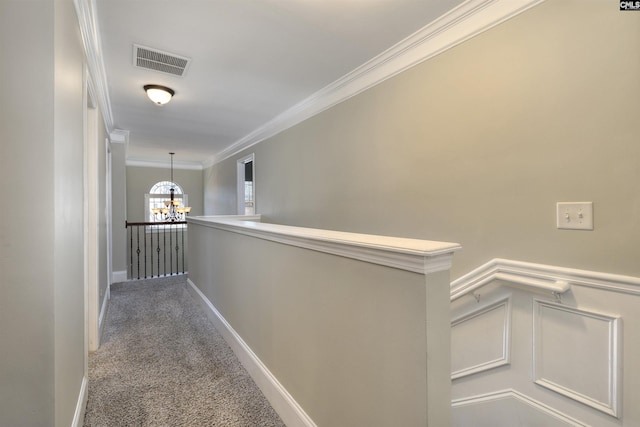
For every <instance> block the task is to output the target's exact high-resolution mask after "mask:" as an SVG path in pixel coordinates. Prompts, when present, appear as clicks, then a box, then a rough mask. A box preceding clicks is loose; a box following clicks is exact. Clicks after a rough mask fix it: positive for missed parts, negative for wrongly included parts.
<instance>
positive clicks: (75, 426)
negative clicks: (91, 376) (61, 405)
mask: <svg viewBox="0 0 640 427" xmlns="http://www.w3.org/2000/svg"><path fill="white" fill-rule="evenodd" d="M88 386H89V380H88V379H87V376H86V375H84V376H83V377H82V384H81V385H80V394H78V401H77V402H76V410H75V412H74V414H73V421H72V422H71V427H82V425H83V423H84V413H85V410H86V407H87V399H88V397H89V388H88Z"/></svg>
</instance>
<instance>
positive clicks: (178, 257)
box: [175, 225, 180, 274]
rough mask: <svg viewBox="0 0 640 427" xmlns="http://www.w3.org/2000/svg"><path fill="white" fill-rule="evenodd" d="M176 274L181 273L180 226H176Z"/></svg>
mask: <svg viewBox="0 0 640 427" xmlns="http://www.w3.org/2000/svg"><path fill="white" fill-rule="evenodd" d="M175 229H176V274H178V273H179V272H180V252H179V250H180V246H179V245H178V226H177V225H176V227H175Z"/></svg>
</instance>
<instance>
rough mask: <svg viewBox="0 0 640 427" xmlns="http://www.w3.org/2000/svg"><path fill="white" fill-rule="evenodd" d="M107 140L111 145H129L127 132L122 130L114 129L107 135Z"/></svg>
mask: <svg viewBox="0 0 640 427" xmlns="http://www.w3.org/2000/svg"><path fill="white" fill-rule="evenodd" d="M109 139H110V140H111V143H112V144H128V143H129V131H128V130H122V129H114V130H113V131H112V132H111V133H110V134H109Z"/></svg>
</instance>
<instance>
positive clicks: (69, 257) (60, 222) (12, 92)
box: [0, 0, 86, 427]
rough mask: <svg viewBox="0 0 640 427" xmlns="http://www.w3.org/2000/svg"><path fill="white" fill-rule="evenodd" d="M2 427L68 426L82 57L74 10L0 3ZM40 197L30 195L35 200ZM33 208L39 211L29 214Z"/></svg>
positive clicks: (80, 348)
mask: <svg viewBox="0 0 640 427" xmlns="http://www.w3.org/2000/svg"><path fill="white" fill-rule="evenodd" d="M0 39H1V40H9V41H10V43H0V57H2V58H11V60H3V61H0V75H2V79H0V85H1V86H0V87H1V88H2V93H3V96H2V101H1V104H0V105H2V110H1V112H2V114H0V117H2V118H1V119H0V120H2V125H1V126H0V132H2V136H1V138H0V140H1V141H2V143H0V147H1V148H0V149H1V154H0V161H1V162H2V167H0V179H1V180H2V182H3V183H4V184H5V186H8V188H12V191H11V193H12V194H11V196H10V199H11V203H12V204H14V205H15V206H19V207H20V209H19V211H20V212H19V214H16V215H12V216H11V218H8V219H5V220H4V221H2V225H0V238H1V241H2V244H1V245H0V270H2V279H1V280H2V282H1V284H0V425H2V426H5V425H6V426H38V427H44V426H54V425H55V426H69V425H71V422H72V418H73V415H74V411H75V407H76V403H77V401H78V397H79V395H80V390H81V384H82V379H83V375H84V367H85V363H84V362H85V354H86V353H85V349H84V345H85V341H84V337H85V335H84V280H83V274H84V259H83V231H84V228H83V223H84V222H83V191H84V190H83V156H84V154H83V152H84V150H83V121H82V108H83V78H82V73H83V59H82V43H81V40H80V37H79V31H78V25H77V21H76V15H75V10H74V7H73V3H72V2H70V1H68V2H59V1H52V0H39V1H29V2H7V1H2V2H0ZM35 195H37V196H35ZM34 204H35V205H38V206H46V207H47V208H46V209H45V210H44V211H43V210H42V209H30V208H29V207H32V206H34Z"/></svg>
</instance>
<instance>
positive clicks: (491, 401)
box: [451, 389, 589, 427]
mask: <svg viewBox="0 0 640 427" xmlns="http://www.w3.org/2000/svg"><path fill="white" fill-rule="evenodd" d="M468 406H473V407H475V408H474V411H473V422H474V424H475V425H492V426H493V427H498V426H509V427H511V426H514V425H524V424H522V415H523V414H522V412H523V411H527V412H529V413H530V414H536V415H537V418H538V420H537V421H538V422H539V423H532V424H527V425H544V426H547V427H549V426H552V425H553V426H555V425H559V426H572V427H589V425H588V424H585V423H583V422H581V421H579V420H577V419H575V418H573V417H570V416H569V415H567V414H565V413H564V412H562V411H559V410H557V409H555V408H552V407H551V406H548V405H545V404H544V403H542V402H539V401H537V400H535V399H533V398H531V397H529V396H527V395H525V394H523V393H520V392H519V391H516V390H513V389H506V390H498V391H492V392H489V393H484V394H478V395H474V396H469V397H464V398H460V399H455V400H453V401H452V402H451V407H452V409H453V413H454V416H453V420H454V424H453V425H454V426H456V427H457V426H460V427H462V426H465V427H466V425H469V424H458V423H456V420H457V418H458V417H457V416H456V415H457V414H456V412H457V411H460V410H464V408H465V407H468ZM514 406H515V407H517V408H519V410H516V411H513V410H507V408H508V407H510V408H513V407H514ZM501 409H503V410H501ZM514 412H515V413H514ZM487 414H488V415H487ZM483 415H484V416H486V417H488V418H492V417H493V419H480V418H482V417H483ZM510 417H511V419H510ZM526 418H527V419H529V420H530V421H531V418H530V417H526ZM488 423H491V424H488Z"/></svg>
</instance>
